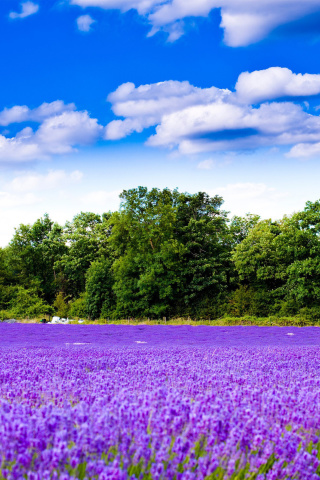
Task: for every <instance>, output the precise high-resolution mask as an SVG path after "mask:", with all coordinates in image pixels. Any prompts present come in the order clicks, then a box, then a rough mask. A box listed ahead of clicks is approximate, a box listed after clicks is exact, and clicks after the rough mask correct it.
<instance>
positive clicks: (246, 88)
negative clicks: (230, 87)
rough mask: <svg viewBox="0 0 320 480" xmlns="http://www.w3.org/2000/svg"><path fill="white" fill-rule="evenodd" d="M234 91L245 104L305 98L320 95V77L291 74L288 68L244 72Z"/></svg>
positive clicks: (307, 74)
mask: <svg viewBox="0 0 320 480" xmlns="http://www.w3.org/2000/svg"><path fill="white" fill-rule="evenodd" d="M236 91H237V94H238V96H239V98H241V99H242V100H243V101H245V102H247V103H260V102H262V101H265V100H272V99H275V98H281V97H299V96H300V97H305V96H310V95H319V94H320V75H310V74H309V73H306V74H304V75H302V74H301V73H299V74H295V73H292V71H291V70H289V69H288V68H280V67H272V68H268V69H267V70H259V71H255V72H251V73H249V72H244V73H241V75H240V76H239V78H238V82H237V84H236Z"/></svg>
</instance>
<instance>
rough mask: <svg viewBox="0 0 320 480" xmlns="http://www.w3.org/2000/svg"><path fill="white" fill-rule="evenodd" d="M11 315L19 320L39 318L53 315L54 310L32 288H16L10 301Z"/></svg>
mask: <svg viewBox="0 0 320 480" xmlns="http://www.w3.org/2000/svg"><path fill="white" fill-rule="evenodd" d="M9 310H10V315H12V316H13V317H18V318H26V317H38V316H41V315H45V314H46V313H52V311H53V309H52V307H50V305H49V304H48V303H46V302H45V301H44V300H43V299H42V298H40V297H39V296H38V294H37V292H36V291H35V290H34V289H32V288H29V289H27V288H23V287H21V286H17V287H15V292H14V294H13V297H12V299H11V301H10V309H9Z"/></svg>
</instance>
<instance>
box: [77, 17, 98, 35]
mask: <svg viewBox="0 0 320 480" xmlns="http://www.w3.org/2000/svg"><path fill="white" fill-rule="evenodd" d="M93 23H95V20H94V19H93V18H92V17H90V15H81V16H80V17H78V18H77V26H78V30H80V31H81V32H90V30H91V25H92V24H93Z"/></svg>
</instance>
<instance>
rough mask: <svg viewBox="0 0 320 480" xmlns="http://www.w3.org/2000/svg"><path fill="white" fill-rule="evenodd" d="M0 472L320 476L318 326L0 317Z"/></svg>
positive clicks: (36, 479)
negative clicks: (46, 321) (27, 321)
mask: <svg viewBox="0 0 320 480" xmlns="http://www.w3.org/2000/svg"><path fill="white" fill-rule="evenodd" d="M0 355H1V364H0V419H1V422H0V429H1V430H0V431H1V442H0V458H2V463H1V464H0V479H1V480H4V479H5V480H14V479H19V480H20V479H21V480H22V479H28V480H46V479H48V480H49V479H60V480H67V479H83V480H84V479H90V480H91V479H92V480H93V479H98V480H112V479H113V480H118V479H120V480H125V479H130V480H133V479H145V480H167V479H176V480H189V479H190V480H204V479H206V480H218V479H219V480H225V479H228V480H231V479H233V480H242V479H243V480H244V479H251V480H264V479H265V480H282V479H298V480H316V479H320V468H319V463H320V462H319V458H320V455H319V451H320V444H319V425H320V360H319V358H320V330H319V329H318V328H313V327H310V328H296V327H283V328H278V327H267V328H260V327H250V326H248V327H246V328H244V327H241V326H239V327H217V328H215V327H210V328H209V327H206V326H199V327H197V328H193V327H192V326H148V325H137V326H124V325H108V326H105V325H98V326H88V325H34V324H31V325H21V324H13V325H9V324H0Z"/></svg>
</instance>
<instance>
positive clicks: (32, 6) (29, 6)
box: [9, 2, 39, 19]
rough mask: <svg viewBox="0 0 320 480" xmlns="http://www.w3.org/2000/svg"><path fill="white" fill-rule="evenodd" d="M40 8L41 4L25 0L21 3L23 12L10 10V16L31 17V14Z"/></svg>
mask: <svg viewBox="0 0 320 480" xmlns="http://www.w3.org/2000/svg"><path fill="white" fill-rule="evenodd" d="M38 10H39V5H37V4H36V3H33V2H23V3H21V12H20V13H17V12H10V13H9V17H10V18H12V19H16V18H25V17H29V16H30V15H33V14H34V13H37V11H38Z"/></svg>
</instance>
